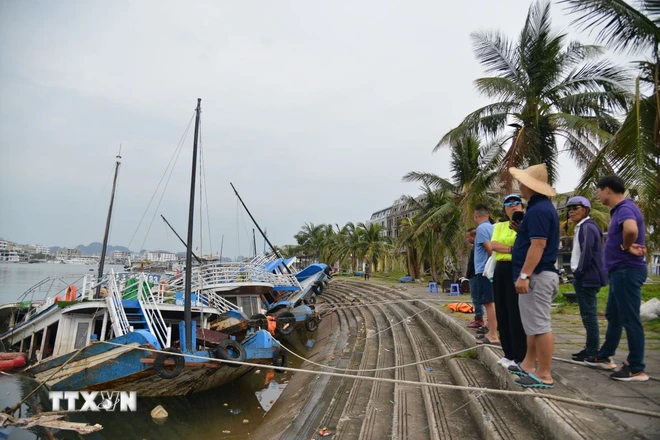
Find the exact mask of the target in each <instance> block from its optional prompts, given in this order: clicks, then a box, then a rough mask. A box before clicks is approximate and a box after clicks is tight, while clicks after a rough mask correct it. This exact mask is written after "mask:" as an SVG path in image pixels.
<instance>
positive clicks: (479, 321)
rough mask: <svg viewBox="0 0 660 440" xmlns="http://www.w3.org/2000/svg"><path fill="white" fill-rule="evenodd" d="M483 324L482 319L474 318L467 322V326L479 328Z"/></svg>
mask: <svg viewBox="0 0 660 440" xmlns="http://www.w3.org/2000/svg"><path fill="white" fill-rule="evenodd" d="M483 325H484V321H483V319H475V320H474V321H472V322H471V323H469V324H468V328H479V327H482V326H483Z"/></svg>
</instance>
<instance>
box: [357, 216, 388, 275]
mask: <svg viewBox="0 0 660 440" xmlns="http://www.w3.org/2000/svg"><path fill="white" fill-rule="evenodd" d="M358 226H359V228H360V232H361V240H360V241H361V244H362V252H363V253H364V258H365V260H366V261H368V262H370V263H371V267H372V268H373V270H374V271H376V269H377V268H378V261H383V260H384V259H385V258H386V257H387V255H388V254H389V253H390V252H391V251H392V249H393V246H392V244H391V242H390V239H389V237H385V236H383V234H382V231H383V230H384V229H385V228H384V227H383V226H381V225H380V224H379V223H370V224H369V225H366V224H364V223H360V224H359V225H358Z"/></svg>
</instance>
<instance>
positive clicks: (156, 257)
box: [147, 252, 177, 262]
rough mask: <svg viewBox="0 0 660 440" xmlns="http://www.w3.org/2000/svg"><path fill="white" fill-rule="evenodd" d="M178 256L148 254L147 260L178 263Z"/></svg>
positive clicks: (165, 253) (159, 253)
mask: <svg viewBox="0 0 660 440" xmlns="http://www.w3.org/2000/svg"><path fill="white" fill-rule="evenodd" d="M176 259H177V258H176V254H173V253H171V252H147V260H149V261H152V262H153V261H159V262H166V261H176Z"/></svg>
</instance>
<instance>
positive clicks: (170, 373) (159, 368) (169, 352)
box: [154, 347, 186, 379]
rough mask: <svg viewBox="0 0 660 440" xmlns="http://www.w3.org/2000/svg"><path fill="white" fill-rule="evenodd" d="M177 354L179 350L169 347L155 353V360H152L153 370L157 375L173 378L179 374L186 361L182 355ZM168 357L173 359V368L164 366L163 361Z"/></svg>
mask: <svg viewBox="0 0 660 440" xmlns="http://www.w3.org/2000/svg"><path fill="white" fill-rule="evenodd" d="M177 354H181V350H179V349H176V348H173V347H170V348H166V349H165V350H163V351H162V352H160V353H158V354H157V355H156V360H155V361H154V370H155V371H156V374H157V375H158V376H159V377H161V378H162V379H174V378H175V377H177V376H178V375H179V374H181V372H182V371H183V368H184V367H185V365H186V361H185V359H184V358H183V356H177ZM168 359H173V360H174V369H173V370H169V369H166V368H165V361H166V360H168Z"/></svg>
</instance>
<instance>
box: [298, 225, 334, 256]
mask: <svg viewBox="0 0 660 440" xmlns="http://www.w3.org/2000/svg"><path fill="white" fill-rule="evenodd" d="M326 232H327V228H326V226H325V225H315V224H314V223H305V224H304V225H303V227H302V228H301V229H300V231H298V233H297V234H296V235H294V238H295V239H296V241H297V242H298V245H299V246H300V250H302V251H303V253H305V254H306V255H308V256H311V257H312V258H314V259H318V258H319V257H320V255H321V252H322V251H323V249H324V247H325V246H326Z"/></svg>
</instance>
